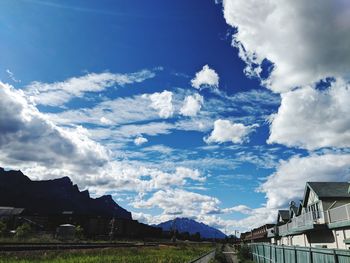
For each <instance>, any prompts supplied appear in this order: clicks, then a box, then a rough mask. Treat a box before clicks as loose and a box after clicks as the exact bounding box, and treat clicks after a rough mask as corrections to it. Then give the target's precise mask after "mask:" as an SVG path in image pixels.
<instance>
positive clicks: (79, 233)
mask: <svg viewBox="0 0 350 263" xmlns="http://www.w3.org/2000/svg"><path fill="white" fill-rule="evenodd" d="M75 237H76V238H78V239H82V238H84V229H83V228H82V227H81V226H76V228H75Z"/></svg>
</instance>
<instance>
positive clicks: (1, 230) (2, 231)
mask: <svg viewBox="0 0 350 263" xmlns="http://www.w3.org/2000/svg"><path fill="white" fill-rule="evenodd" d="M6 232H7V226H6V223H5V222H4V221H0V237H3V236H5V235H6Z"/></svg>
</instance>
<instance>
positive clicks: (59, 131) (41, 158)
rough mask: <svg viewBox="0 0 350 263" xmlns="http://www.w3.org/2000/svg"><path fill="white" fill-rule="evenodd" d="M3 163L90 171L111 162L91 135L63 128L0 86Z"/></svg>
mask: <svg viewBox="0 0 350 263" xmlns="http://www.w3.org/2000/svg"><path fill="white" fill-rule="evenodd" d="M0 147H1V152H0V160H1V165H3V166H4V165H7V166H8V167H11V166H17V165H18V164H27V166H32V165H36V166H40V165H45V166H47V167H51V168H53V169H54V168H57V167H61V168H62V169H74V170H75V171H77V172H81V171H88V170H92V169H96V168H98V167H101V166H103V165H104V164H105V163H106V162H108V159H109V157H108V152H107V151H106V150H105V149H104V148H103V147H102V146H101V145H99V144H98V143H96V142H94V141H92V140H90V139H89V137H88V135H87V131H86V130H85V129H84V128H82V127H78V128H75V129H70V130H68V129H63V128H59V127H57V126H56V125H54V124H53V123H52V122H50V121H49V120H48V119H47V118H46V116H45V115H43V114H41V113H40V112H39V111H38V110H37V108H35V107H34V106H33V105H31V104H29V103H28V102H27V100H26V99H25V96H24V95H23V92H22V91H18V90H15V89H14V88H13V87H12V86H9V85H6V84H2V83H0Z"/></svg>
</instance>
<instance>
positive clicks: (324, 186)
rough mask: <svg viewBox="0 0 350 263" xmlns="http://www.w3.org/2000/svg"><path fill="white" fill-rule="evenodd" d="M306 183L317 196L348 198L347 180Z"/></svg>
mask: <svg viewBox="0 0 350 263" xmlns="http://www.w3.org/2000/svg"><path fill="white" fill-rule="evenodd" d="M307 184H308V185H309V186H310V188H311V189H312V190H313V191H314V192H315V193H316V194H317V196H318V197H348V198H350V194H349V186H350V184H349V183H348V182H309V183H307Z"/></svg>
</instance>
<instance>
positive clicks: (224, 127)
mask: <svg viewBox="0 0 350 263" xmlns="http://www.w3.org/2000/svg"><path fill="white" fill-rule="evenodd" d="M256 126H257V125H252V126H245V125H244V124H242V123H233V122H231V121H229V120H222V119H218V120H216V121H215V122H214V130H213V131H212V132H211V134H210V135H209V137H206V138H204V141H205V142H206V143H224V142H232V143H243V142H244V140H246V138H247V135H248V134H249V133H250V132H251V131H252V129H253V128H254V127H256Z"/></svg>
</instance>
